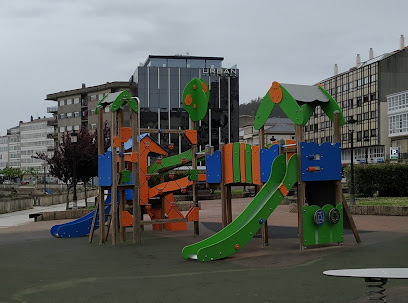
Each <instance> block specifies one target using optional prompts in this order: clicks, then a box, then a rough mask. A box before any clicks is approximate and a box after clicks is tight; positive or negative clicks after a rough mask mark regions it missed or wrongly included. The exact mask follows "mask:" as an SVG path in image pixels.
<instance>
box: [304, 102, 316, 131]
mask: <svg viewBox="0 0 408 303" xmlns="http://www.w3.org/2000/svg"><path fill="white" fill-rule="evenodd" d="M300 108H301V109H302V112H303V124H302V125H303V126H305V125H306V124H307V122H308V121H309V119H310V117H311V116H312V115H313V113H314V110H315V108H316V102H312V103H305V104H303V105H302V106H301V107H300Z"/></svg>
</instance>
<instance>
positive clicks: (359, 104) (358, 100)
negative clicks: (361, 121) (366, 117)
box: [357, 97, 361, 107]
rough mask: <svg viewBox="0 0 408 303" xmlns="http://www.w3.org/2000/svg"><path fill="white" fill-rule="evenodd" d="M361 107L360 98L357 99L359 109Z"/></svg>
mask: <svg viewBox="0 0 408 303" xmlns="http://www.w3.org/2000/svg"><path fill="white" fill-rule="evenodd" d="M360 106H361V97H358V98H357V107H360Z"/></svg>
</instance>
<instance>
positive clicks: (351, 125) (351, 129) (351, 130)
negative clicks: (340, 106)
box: [347, 118, 357, 205]
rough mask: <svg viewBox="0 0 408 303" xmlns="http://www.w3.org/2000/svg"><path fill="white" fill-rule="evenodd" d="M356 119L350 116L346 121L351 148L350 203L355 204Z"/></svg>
mask: <svg viewBox="0 0 408 303" xmlns="http://www.w3.org/2000/svg"><path fill="white" fill-rule="evenodd" d="M356 122H357V120H355V119H353V118H350V119H349V120H348V121H347V124H348V129H349V137H350V150H351V162H350V205H356V199H355V193H354V153H353V152H354V150H353V148H354V138H353V137H354V136H353V135H354V124H355V123H356Z"/></svg>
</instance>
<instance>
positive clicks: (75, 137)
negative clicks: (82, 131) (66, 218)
mask: <svg viewBox="0 0 408 303" xmlns="http://www.w3.org/2000/svg"><path fill="white" fill-rule="evenodd" d="M77 142H78V133H77V132H76V131H75V130H73V131H72V133H71V143H72V144H73V154H72V158H73V161H72V162H73V164H72V165H73V169H72V183H73V184H74V194H73V196H72V209H77V208H78V204H77V193H76V166H77V165H76V143H77Z"/></svg>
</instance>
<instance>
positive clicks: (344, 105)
mask: <svg viewBox="0 0 408 303" xmlns="http://www.w3.org/2000/svg"><path fill="white" fill-rule="evenodd" d="M342 107H343V108H344V109H346V108H347V101H346V100H344V101H343V102H342Z"/></svg>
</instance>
